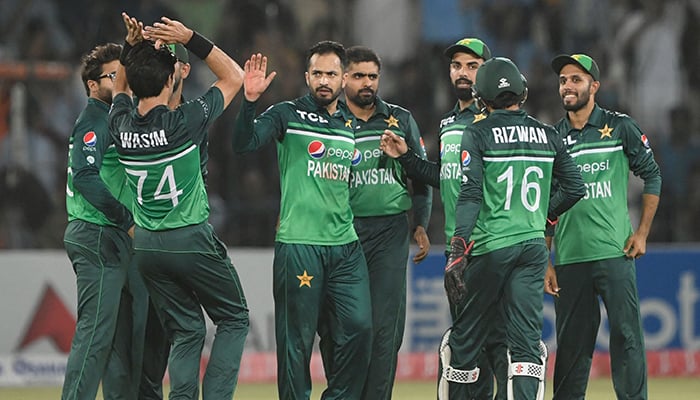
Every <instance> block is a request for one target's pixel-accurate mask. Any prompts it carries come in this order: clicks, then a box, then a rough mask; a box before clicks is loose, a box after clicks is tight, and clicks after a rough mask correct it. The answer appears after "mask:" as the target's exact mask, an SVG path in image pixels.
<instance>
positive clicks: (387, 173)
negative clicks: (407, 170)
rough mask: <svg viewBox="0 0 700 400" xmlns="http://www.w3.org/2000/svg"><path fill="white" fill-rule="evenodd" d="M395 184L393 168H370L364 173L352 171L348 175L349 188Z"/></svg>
mask: <svg viewBox="0 0 700 400" xmlns="http://www.w3.org/2000/svg"><path fill="white" fill-rule="evenodd" d="M395 183H396V178H395V177H394V169H393V168H370V169H367V170H364V171H353V173H352V174H350V187H358V186H360V185H393V184H395Z"/></svg>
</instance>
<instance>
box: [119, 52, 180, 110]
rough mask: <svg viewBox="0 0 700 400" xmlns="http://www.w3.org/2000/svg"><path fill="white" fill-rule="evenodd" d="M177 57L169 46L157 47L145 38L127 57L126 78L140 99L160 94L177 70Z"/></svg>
mask: <svg viewBox="0 0 700 400" xmlns="http://www.w3.org/2000/svg"><path fill="white" fill-rule="evenodd" d="M176 62H177V58H176V57H175V55H174V54H173V53H171V52H170V50H169V49H168V48H167V47H161V48H159V49H156V48H155V46H154V43H153V42H152V41H148V40H143V41H141V42H139V43H137V44H136V45H134V47H133V48H132V49H131V51H129V56H128V57H127V58H126V80H127V82H129V87H130V88H131V90H132V91H133V92H134V96H136V97H138V98H139V99H145V98H148V97H155V96H158V95H159V94H160V92H161V91H162V90H163V87H164V86H165V84H166V83H167V82H168V79H169V78H170V76H171V75H172V74H173V73H174V72H175V63H176Z"/></svg>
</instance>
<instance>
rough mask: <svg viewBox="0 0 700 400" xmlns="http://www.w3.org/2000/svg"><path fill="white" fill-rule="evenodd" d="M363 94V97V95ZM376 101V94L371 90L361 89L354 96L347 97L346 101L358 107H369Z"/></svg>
mask: <svg viewBox="0 0 700 400" xmlns="http://www.w3.org/2000/svg"><path fill="white" fill-rule="evenodd" d="M363 93H364V94H365V95H363ZM367 94H369V95H367ZM376 100H377V94H376V93H375V92H374V90H371V89H363V90H360V91H358V92H357V93H356V94H355V95H354V96H348V101H350V102H352V103H354V104H356V105H358V106H359V107H366V106H371V105H372V104H374V102H375V101H376Z"/></svg>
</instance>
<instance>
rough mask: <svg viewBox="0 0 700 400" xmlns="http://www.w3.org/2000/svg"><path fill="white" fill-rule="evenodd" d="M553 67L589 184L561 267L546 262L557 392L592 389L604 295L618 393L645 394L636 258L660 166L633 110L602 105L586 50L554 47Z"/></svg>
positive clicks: (563, 222) (559, 254)
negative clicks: (631, 191) (635, 195)
mask: <svg viewBox="0 0 700 400" xmlns="http://www.w3.org/2000/svg"><path fill="white" fill-rule="evenodd" d="M552 69H553V70H554V72H555V73H556V74H557V76H558V77H559V95H560V96H561V99H562V104H563V106H564V110H566V115H565V116H564V118H562V119H561V120H560V121H559V122H558V123H557V124H556V129H557V131H559V136H560V138H561V139H563V141H564V143H565V145H566V148H567V151H568V152H569V154H571V157H572V158H573V160H574V162H575V163H576V165H577V166H578V169H579V171H581V174H582V175H583V180H584V182H585V184H586V194H585V196H584V198H583V200H581V201H580V202H579V203H577V204H576V205H575V206H574V207H572V208H571V209H570V210H569V211H567V212H566V213H564V214H562V216H561V217H560V218H559V223H558V224H556V225H555V226H554V229H555V233H554V245H555V247H556V251H555V260H554V264H555V269H554V270H551V269H549V270H548V274H547V282H546V286H547V288H548V292H549V293H550V294H554V295H555V298H554V309H555V312H556V332H557V353H556V362H555V364H554V365H555V366H554V399H561V400H563V399H566V400H570V399H583V398H584V397H585V395H586V386H587V385H588V376H589V373H590V369H591V358H592V357H593V351H594V349H595V343H596V337H597V333H598V326H599V325H600V305H599V298H600V299H602V300H603V303H604V304H605V309H606V311H607V315H608V323H609V326H610V366H611V371H612V380H613V387H614V388H615V394H616V396H617V398H618V399H647V369H646V354H645V349H644V336H643V332H642V323H641V317H640V313H639V297H638V294H637V283H636V267H635V259H637V258H639V257H641V256H643V255H644V254H645V253H646V241H647V236H648V235H649V230H650V229H651V224H652V221H653V219H654V215H655V213H656V209H657V207H658V204H659V196H660V193H661V173H660V170H659V166H658V165H657V164H656V161H655V160H654V153H653V152H652V150H651V145H650V144H649V138H648V137H647V136H646V135H645V134H643V133H642V131H641V130H640V128H639V126H638V125H637V123H636V122H635V121H634V120H633V119H632V118H630V117H629V116H628V115H625V114H622V113H618V112H614V111H609V110H606V109H604V108H601V107H600V106H598V105H597V104H596V102H595V95H596V93H597V92H598V89H599V88H600V70H599V69H598V65H597V63H596V62H595V61H594V60H593V59H592V58H591V57H590V56H588V55H586V54H574V55H566V54H564V55H560V56H557V57H556V58H554V59H553V60H552ZM630 172H632V173H634V175H636V176H638V177H639V178H641V179H642V180H644V192H643V194H642V212H641V216H640V220H639V224H638V227H637V229H636V230H634V229H633V228H632V224H631V222H630V217H629V211H628V209H627V202H628V193H627V183H628V180H629V173H630ZM582 238H584V240H582ZM548 239H549V240H550V241H551V238H548ZM555 271H556V273H555ZM559 289H560V290H559Z"/></svg>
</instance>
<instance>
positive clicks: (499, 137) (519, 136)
mask: <svg viewBox="0 0 700 400" xmlns="http://www.w3.org/2000/svg"><path fill="white" fill-rule="evenodd" d="M491 132H493V140H494V142H496V144H501V143H516V142H527V143H547V134H546V133H545V131H544V129H543V128H540V127H535V126H501V127H493V128H491Z"/></svg>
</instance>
